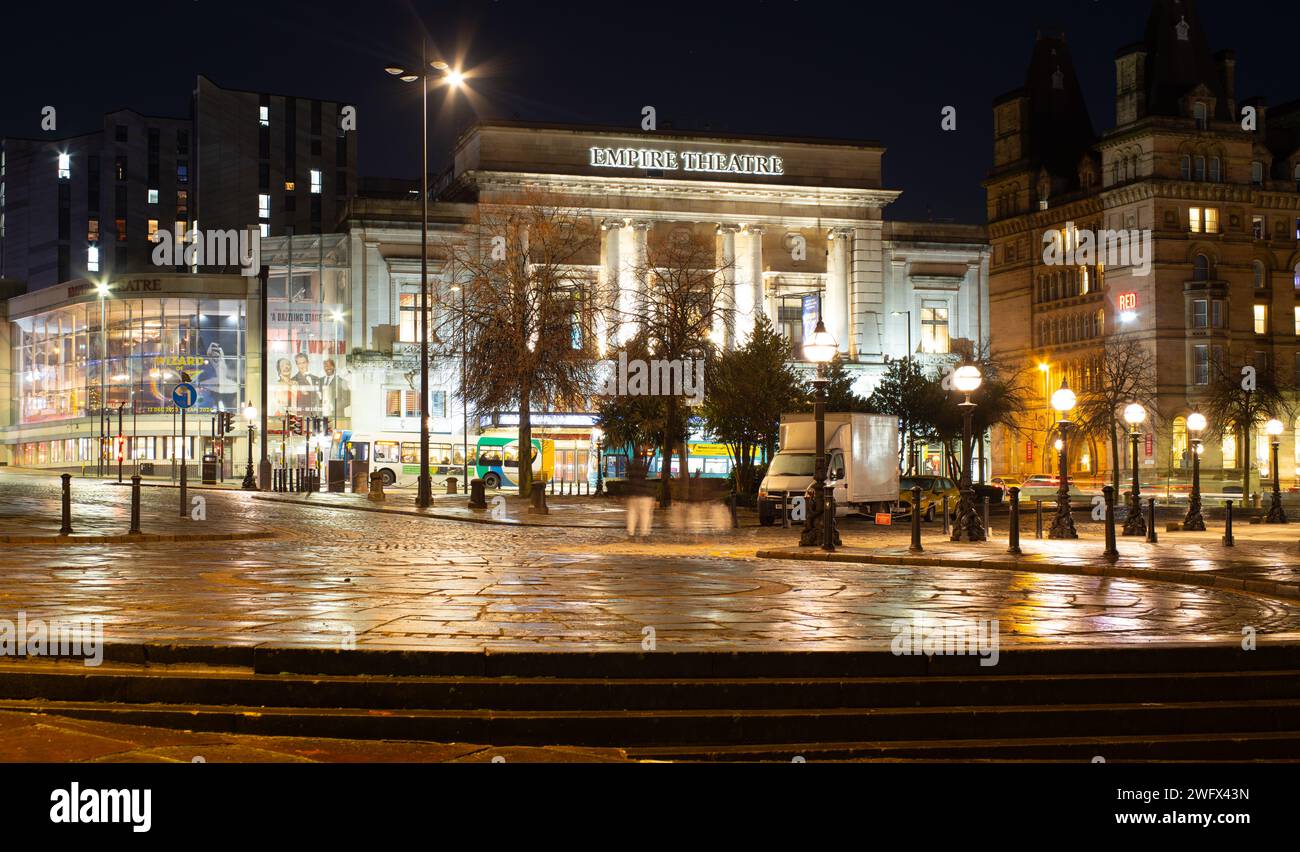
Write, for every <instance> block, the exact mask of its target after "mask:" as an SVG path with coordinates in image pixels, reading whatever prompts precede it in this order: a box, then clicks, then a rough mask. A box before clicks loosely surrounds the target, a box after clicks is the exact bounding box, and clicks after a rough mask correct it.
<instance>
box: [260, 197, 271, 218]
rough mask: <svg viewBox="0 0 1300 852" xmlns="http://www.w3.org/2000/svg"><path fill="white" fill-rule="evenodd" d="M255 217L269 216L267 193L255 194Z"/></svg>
mask: <svg viewBox="0 0 1300 852" xmlns="http://www.w3.org/2000/svg"><path fill="white" fill-rule="evenodd" d="M257 218H259V219H270V218H271V196H269V195H259V196H257Z"/></svg>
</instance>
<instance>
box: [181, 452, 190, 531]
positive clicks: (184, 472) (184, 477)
mask: <svg viewBox="0 0 1300 852" xmlns="http://www.w3.org/2000/svg"><path fill="white" fill-rule="evenodd" d="M188 468H189V465H186V464H182V465H181V487H180V492H181V511H180V516H181V517H182V518H188V517H189V516H190V495H189V473H188Z"/></svg>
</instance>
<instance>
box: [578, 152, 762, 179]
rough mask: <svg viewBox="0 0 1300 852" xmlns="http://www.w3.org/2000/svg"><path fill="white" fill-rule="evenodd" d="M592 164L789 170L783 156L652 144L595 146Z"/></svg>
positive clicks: (725, 170)
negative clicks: (660, 148) (669, 148)
mask: <svg viewBox="0 0 1300 852" xmlns="http://www.w3.org/2000/svg"><path fill="white" fill-rule="evenodd" d="M591 165H593V166H599V167H602V168H607V169H658V170H661V171H665V172H677V171H685V172H721V173H723V174H735V175H783V174H785V165H784V163H783V162H782V158H780V157H771V156H764V155H762V154H720V153H717V152H709V151H680V152H679V151H658V150H655V149H652V148H592V149H591Z"/></svg>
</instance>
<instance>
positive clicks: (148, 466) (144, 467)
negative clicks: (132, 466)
mask: <svg viewBox="0 0 1300 852" xmlns="http://www.w3.org/2000/svg"><path fill="white" fill-rule="evenodd" d="M140 475H141V476H153V462H140Z"/></svg>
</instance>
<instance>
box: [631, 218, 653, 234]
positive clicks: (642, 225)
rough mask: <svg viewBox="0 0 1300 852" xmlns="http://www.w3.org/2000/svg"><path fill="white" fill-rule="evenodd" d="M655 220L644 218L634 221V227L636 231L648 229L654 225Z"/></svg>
mask: <svg viewBox="0 0 1300 852" xmlns="http://www.w3.org/2000/svg"><path fill="white" fill-rule="evenodd" d="M654 224H655V223H654V222H651V221H648V220H645V219H642V220H639V221H636V222H633V223H632V229H633V230H636V231H648V230H650V229H651V228H653V227H654Z"/></svg>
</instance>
